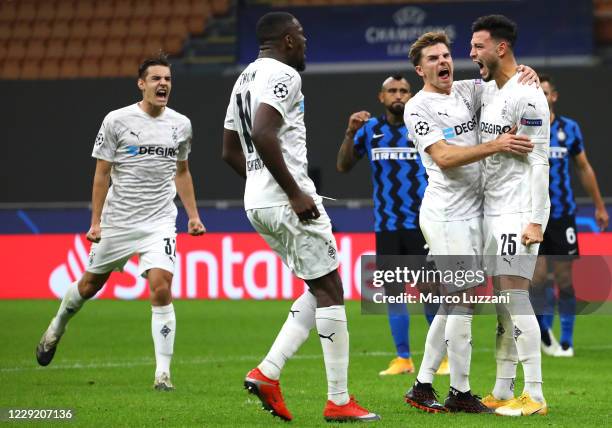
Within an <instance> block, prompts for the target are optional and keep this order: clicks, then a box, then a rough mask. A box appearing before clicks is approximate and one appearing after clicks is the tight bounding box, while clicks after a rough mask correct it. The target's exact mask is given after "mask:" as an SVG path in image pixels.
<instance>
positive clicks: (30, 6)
mask: <svg viewBox="0 0 612 428" xmlns="http://www.w3.org/2000/svg"><path fill="white" fill-rule="evenodd" d="M35 18H36V3H35V2H34V1H32V0H21V1H20V2H18V3H17V20H18V21H28V22H30V21H34V19H35Z"/></svg>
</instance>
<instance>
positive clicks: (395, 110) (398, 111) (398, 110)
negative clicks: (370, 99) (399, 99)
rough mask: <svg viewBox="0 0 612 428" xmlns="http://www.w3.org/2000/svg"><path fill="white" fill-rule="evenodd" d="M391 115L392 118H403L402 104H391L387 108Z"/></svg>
mask: <svg viewBox="0 0 612 428" xmlns="http://www.w3.org/2000/svg"><path fill="white" fill-rule="evenodd" d="M388 109H389V111H390V112H391V114H393V115H394V116H401V117H403V116H404V104H403V103H393V104H391V105H390V106H389V107H388Z"/></svg>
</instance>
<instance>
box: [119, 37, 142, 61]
mask: <svg viewBox="0 0 612 428" xmlns="http://www.w3.org/2000/svg"><path fill="white" fill-rule="evenodd" d="M142 52H143V41H142V39H141V38H133V39H127V40H126V41H125V44H124V46H123V55H125V56H128V57H130V58H139V57H141V56H142Z"/></svg>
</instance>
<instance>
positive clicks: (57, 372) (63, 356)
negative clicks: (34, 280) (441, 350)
mask: <svg viewBox="0 0 612 428" xmlns="http://www.w3.org/2000/svg"><path fill="white" fill-rule="evenodd" d="M58 303H59V302H56V301H3V302H0V314H1V316H0V320H1V321H2V322H1V324H0V326H1V327H0V343H1V344H2V346H1V347H0V385H1V387H0V391H1V392H0V408H5V409H6V408H22V409H23V408H70V409H74V414H75V417H74V419H73V420H72V421H71V422H63V423H60V424H64V425H73V424H76V426H109V427H115V426H130V427H140V426H180V427H184V426H270V425H278V426H280V425H281V424H284V422H282V421H280V420H279V419H276V418H272V417H271V416H270V415H269V414H267V413H265V412H264V411H262V410H261V408H260V406H259V402H258V401H257V399H256V398H255V397H254V396H250V395H248V394H247V393H246V391H245V390H243V387H242V382H243V378H244V375H245V374H246V372H247V371H248V370H249V369H251V368H253V367H254V366H256V365H257V364H258V362H259V361H260V359H261V358H262V357H263V356H264V355H265V353H266V351H267V349H268V347H269V346H270V345H271V343H272V341H273V339H274V337H275V335H276V333H277V332H278V330H279V328H280V327H281V325H282V323H283V322H284V319H285V317H286V314H287V311H288V309H289V307H290V302H283V301H274V302H255V301H178V302H175V308H176V314H177V337H176V343H175V354H174V360H173V363H172V380H173V382H174V384H175V386H176V391H174V392H170V393H165V392H157V391H154V390H153V389H152V383H153V372H154V369H155V365H154V356H153V343H152V339H151V331H150V329H151V327H150V316H151V315H150V312H151V311H150V306H149V304H148V303H147V302H143V301H133V302H125V301H93V302H89V303H87V304H86V305H85V306H84V308H83V310H82V311H81V312H80V313H79V314H78V315H77V316H76V317H75V318H73V319H72V321H71V323H70V324H69V327H68V330H67V332H66V335H65V336H64V337H63V338H62V341H61V343H60V346H59V347H58V351H57V354H56V356H55V359H54V361H53V362H52V363H51V365H50V366H48V367H46V368H41V367H38V366H37V363H36V360H35V356H34V349H35V346H36V344H37V342H38V340H39V339H40V336H41V334H42V332H43V330H44V329H45V328H46V327H47V324H48V322H49V320H50V318H51V317H52V315H53V314H54V313H55V311H56V309H57V307H58ZM347 309H348V317H349V331H350V335H351V336H350V341H351V344H350V346H351V359H350V373H349V388H350V392H351V393H352V394H354V395H355V396H356V398H357V399H358V400H359V402H360V404H362V405H364V406H365V407H367V408H368V409H370V410H372V411H375V412H377V413H379V414H380V415H381V416H382V420H381V421H380V422H378V426H381V427H382V426H393V427H395V426H397V427H409V426H444V427H446V426H461V427H469V426H489V425H493V424H495V425H496V426H497V425H499V426H502V425H503V426H523V425H527V424H528V425H534V424H535V425H541V426H571V427H590V426H601V427H604V426H610V425H611V424H612V405H610V397H612V358H611V357H610V355H611V352H612V340H611V339H612V317H611V316H602V315H599V316H580V317H578V319H577V325H576V344H575V345H576V346H575V347H576V357H575V358H568V359H559V358H556V359H554V358H550V357H543V370H544V381H545V383H544V392H545V395H546V398H547V400H548V403H549V409H550V414H549V415H548V416H546V417H541V416H534V417H531V418H518V419H507V418H502V417H495V416H491V415H465V414H461V415H446V414H445V415H429V414H424V413H421V412H420V411H418V410H416V409H413V408H410V407H408V406H407V405H406V404H404V401H403V394H404V393H405V391H406V389H407V388H408V387H409V386H410V384H411V383H412V382H413V381H414V375H402V376H394V377H387V378H380V377H379V376H378V372H379V371H380V370H382V369H384V368H385V367H386V365H387V363H388V362H389V360H390V359H391V358H392V357H393V353H392V351H393V345H392V341H391V337H390V334H389V328H388V325H387V319H386V317H385V316H372V315H369V316H363V315H361V314H360V307H359V304H358V303H355V302H351V303H349V304H348V306H347ZM473 331H474V333H473V342H474V351H473V354H472V369H471V373H472V374H471V386H472V391H473V392H474V393H478V394H481V395H486V394H487V393H488V392H489V390H490V388H491V387H492V385H493V382H494V375H495V361H494V356H493V352H494V351H493V349H494V344H495V339H494V332H495V319H494V317H492V316H476V317H475V318H474V330H473ZM425 332H426V322H425V320H424V317H423V316H422V315H415V316H414V317H412V319H411V339H412V348H413V349H412V350H413V354H414V359H415V363H416V364H417V366H418V363H419V362H420V360H421V357H422V351H423V343H424V339H425ZM518 372H519V379H517V388H522V380H521V378H522V374H521V369H520V367H519V370H518ZM448 381H449V380H448V376H446V377H438V378H437V379H436V381H435V385H434V386H435V388H436V389H437V390H438V391H439V392H440V394H441V395H442V398H444V397H445V396H446V393H447V391H448ZM281 384H282V387H283V393H284V396H285V400H286V402H287V406H288V407H289V409H290V410H291V412H292V413H293V416H294V421H293V422H292V423H291V424H292V425H295V426H326V425H327V424H326V423H325V422H324V421H323V418H322V411H323V407H324V405H325V400H326V381H325V371H324V366H323V359H322V356H321V346H320V343H319V339H318V337H317V335H316V334H315V332H312V333H311V336H310V338H309V340H308V341H307V342H306V343H305V344H304V346H303V347H302V348H301V349H300V350H299V352H298V354H297V355H296V356H295V357H294V358H293V359H292V360H291V361H289V362H288V363H287V366H286V367H285V370H284V372H283V375H282V377H281ZM6 424H7V426H9V425H11V422H8V423H6ZM20 424H21V425H23V424H22V423H20ZM44 424H45V425H46V424H48V422H44ZM37 425H40V423H39V424H37Z"/></svg>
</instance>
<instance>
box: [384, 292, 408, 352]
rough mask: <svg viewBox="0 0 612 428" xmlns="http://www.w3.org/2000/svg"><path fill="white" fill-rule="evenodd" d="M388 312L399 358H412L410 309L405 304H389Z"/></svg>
mask: <svg viewBox="0 0 612 428" xmlns="http://www.w3.org/2000/svg"><path fill="white" fill-rule="evenodd" d="M387 310H388V317H389V326H390V327H391V336H393V342H394V343H395V350H396V352H397V356H398V357H401V358H410V339H409V328H410V315H409V314H408V308H407V307H406V304H405V303H389V304H388V305H387Z"/></svg>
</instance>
